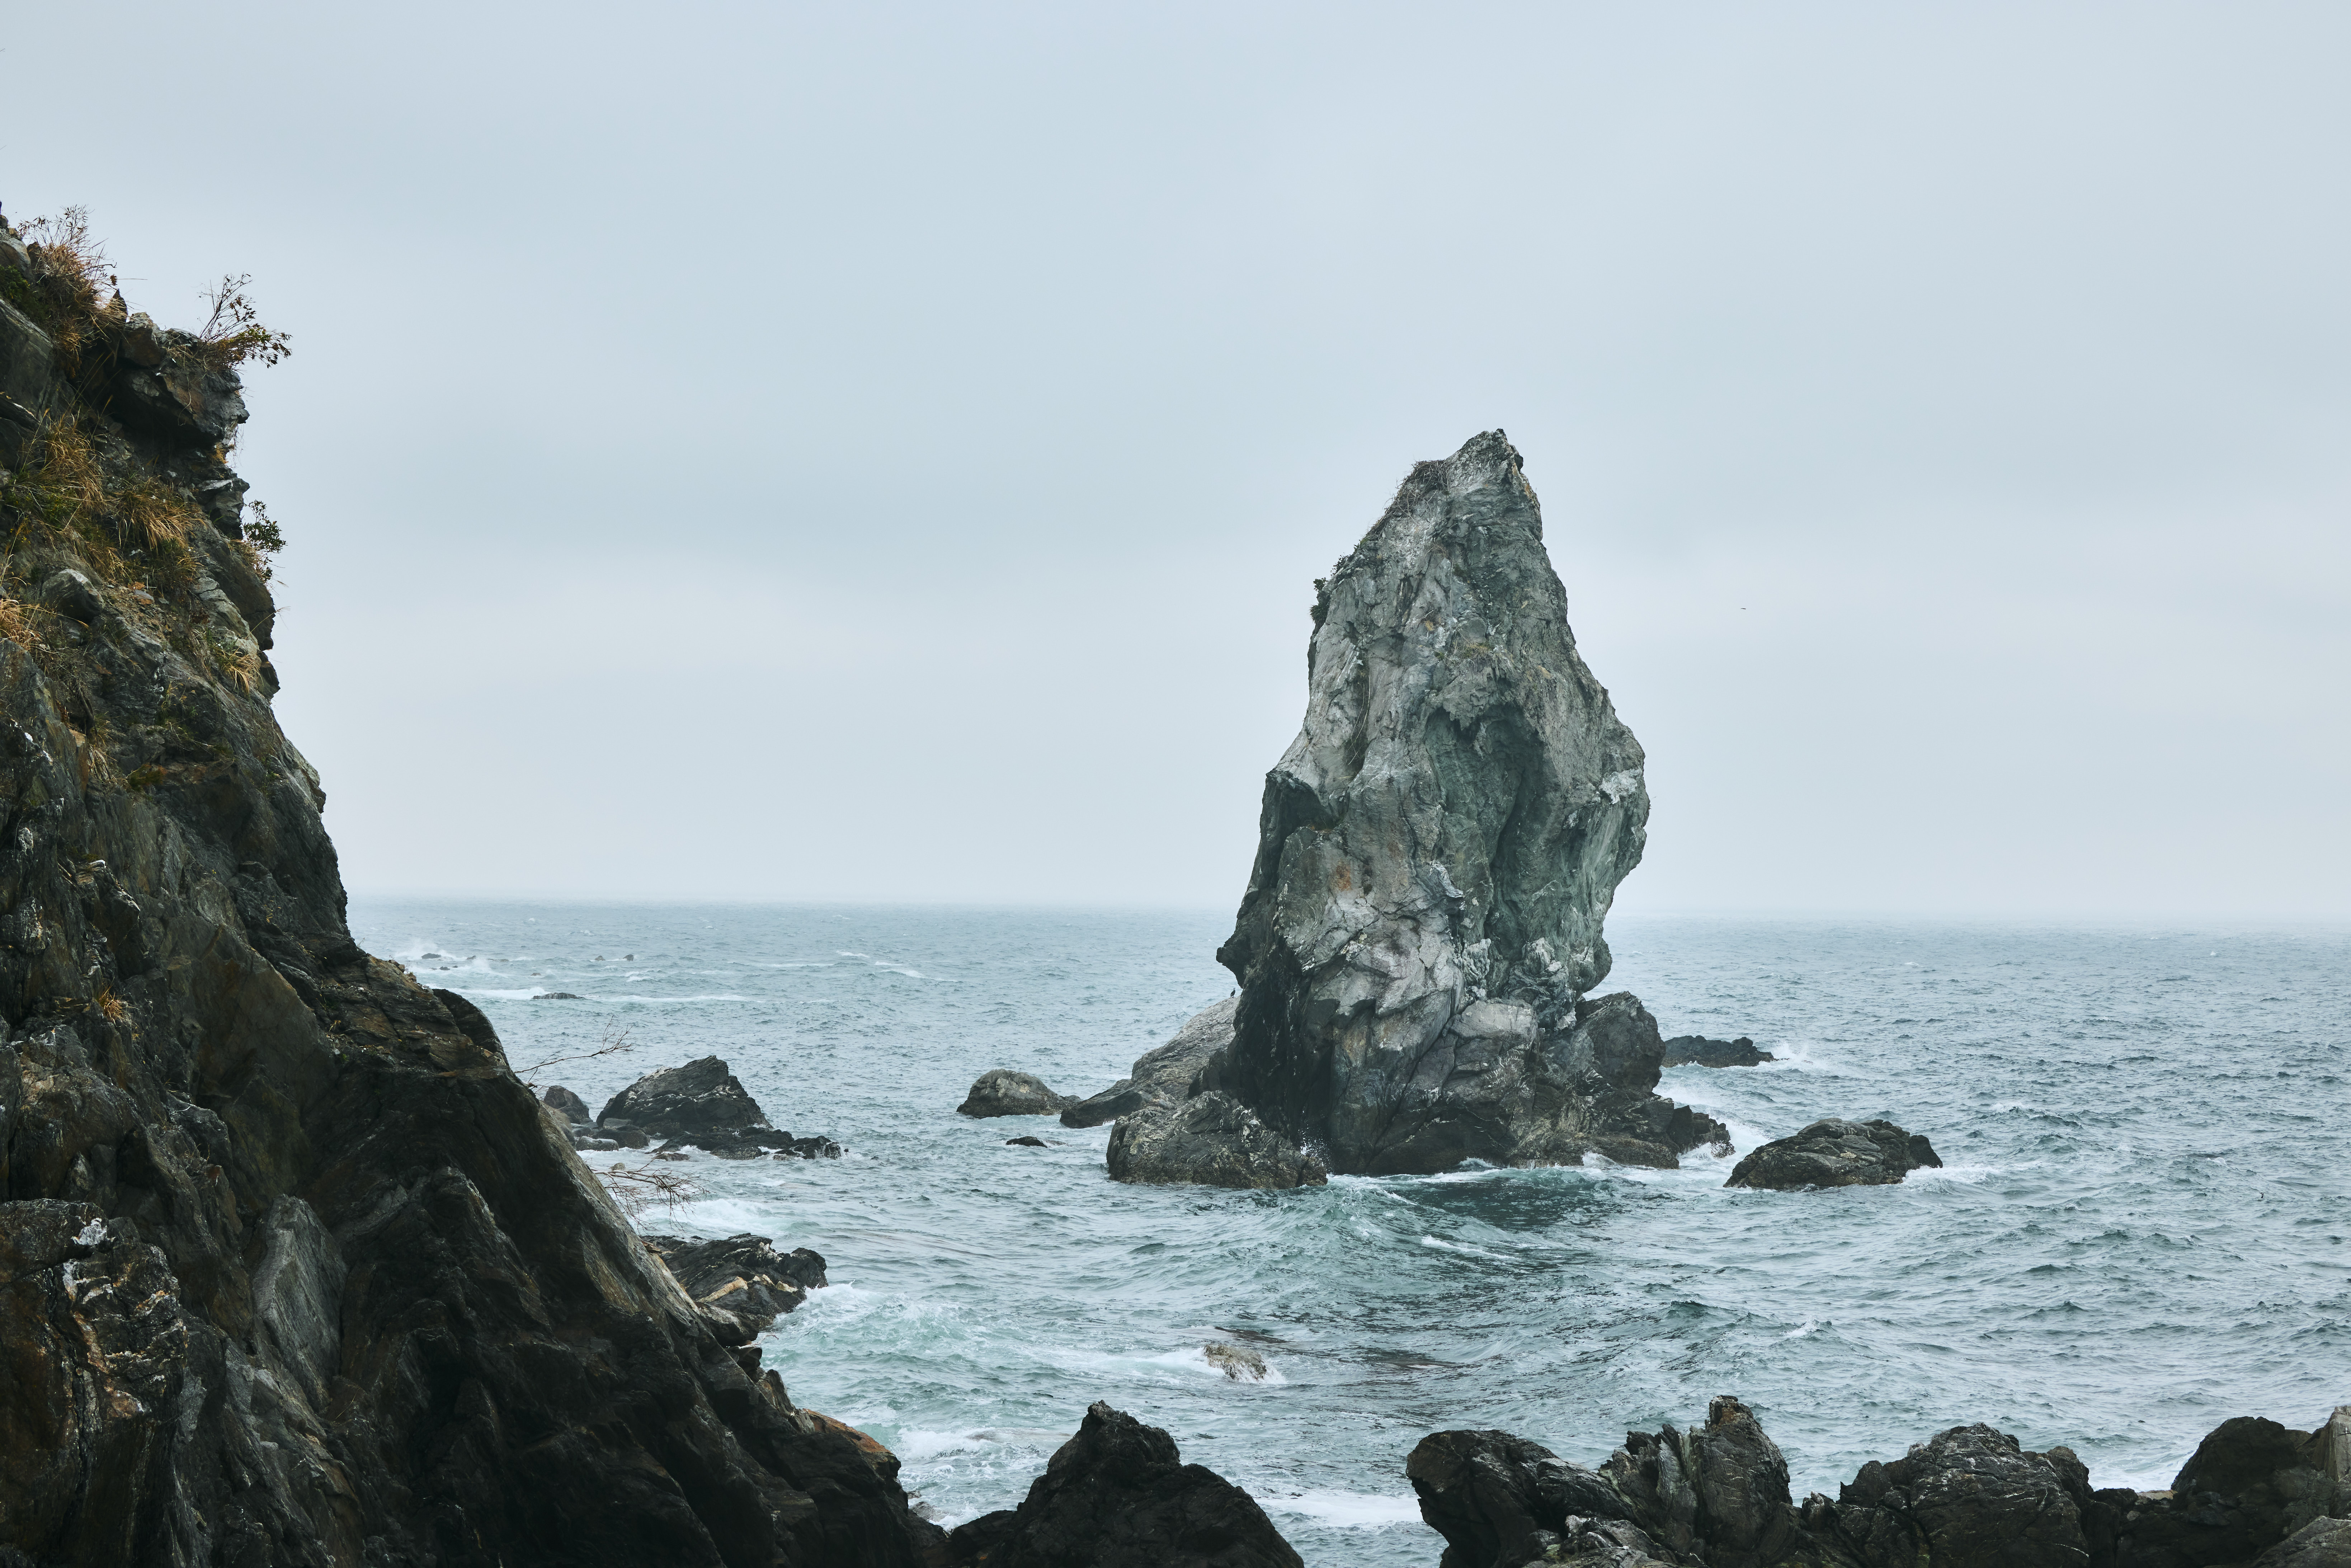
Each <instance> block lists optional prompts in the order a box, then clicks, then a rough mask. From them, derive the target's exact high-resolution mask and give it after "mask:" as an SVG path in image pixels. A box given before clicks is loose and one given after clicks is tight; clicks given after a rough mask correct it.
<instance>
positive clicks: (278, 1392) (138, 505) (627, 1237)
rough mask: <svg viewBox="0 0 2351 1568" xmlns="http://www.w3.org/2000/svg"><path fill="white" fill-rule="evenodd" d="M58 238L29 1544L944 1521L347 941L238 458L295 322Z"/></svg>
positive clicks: (1, 739)
mask: <svg viewBox="0 0 2351 1568" xmlns="http://www.w3.org/2000/svg"><path fill="white" fill-rule="evenodd" d="M44 235H46V238H44ZM33 238H34V239H35V240H36V241H37V243H35V244H31V245H27V244H26V243H25V241H24V236H21V235H18V234H16V233H15V232H11V231H5V227H0V538H5V545H0V551H5V554H0V755H5V765H0V767H4V768H5V771H0V792H5V813H6V821H5V824H0V827H4V828H5V840H0V1358H5V1364H6V1365H7V1367H8V1368H9V1375H8V1376H7V1377H6V1378H5V1379H0V1564H28V1563H44V1564H47V1563H90V1564H97V1563H153V1564H183V1563H184V1564H189V1565H192V1568H193V1565H194V1564H199V1563H204V1564H211V1563H253V1564H258V1563H273V1564H293V1563H302V1564H338V1565H345V1564H348V1565H353V1568H356V1565H358V1564H361V1563H365V1564H371V1565H375V1564H381V1565H394V1564H403V1565H404V1564H415V1565H418V1568H423V1565H425V1564H482V1565H484V1568H487V1565H489V1564H494V1563H501V1564H506V1565H507V1568H513V1565H516V1564H527V1563H549V1564H553V1563H564V1564H583V1563H611V1564H622V1563H647V1562H655V1561H658V1562H662V1563H681V1564H696V1563H709V1564H721V1563H723V1564H726V1565H728V1568H747V1565H752V1564H759V1565H768V1564H793V1563H808V1564H813V1563H826V1564H831V1563H874V1564H885V1563H886V1564H912V1563H918V1562H924V1561H928V1560H934V1559H936V1558H937V1557H938V1555H939V1553H940V1552H942V1551H943V1546H942V1544H941V1537H940V1536H939V1534H938V1532H937V1531H936V1530H935V1528H934V1527H932V1526H930V1525H928V1524H926V1523H924V1522H923V1521H919V1520H917V1519H915V1518H914V1517H913V1516H912V1515H911V1514H910V1513H909V1511H908V1509H907V1506H906V1500H905V1498H904V1494H903V1493H902V1491H901V1490H900V1489H899V1487H898V1485H897V1482H896V1479H895V1477H896V1462H895V1461H894V1460H893V1459H892V1458H890V1457H889V1456H888V1455H887V1453H886V1452H885V1451H883V1450H882V1449H881V1448H879V1446H878V1445H875V1444H872V1442H871V1441H870V1440H869V1439H862V1438H861V1437H859V1436H858V1435H856V1434H854V1433H852V1432H851V1431H850V1430H849V1429H848V1428H846V1427H841V1426H840V1425H838V1424H837V1423H833V1422H831V1421H829V1420H827V1419H826V1418H824V1417H822V1416H817V1415H816V1414H814V1413H813V1412H809V1411H803V1410H799V1409H797V1408H796V1407H795V1406H793V1404H792V1403H791V1401H790V1399H789V1396H787V1394H786V1392H785V1390H784V1388H783V1385H781V1383H780V1382H779V1381H778V1379H777V1377H776V1375H774V1374H773V1373H768V1374H766V1375H764V1376H763V1375H760V1374H759V1373H758V1352H757V1351H756V1350H739V1351H730V1350H729V1348H728V1347H727V1346H726V1344H725V1343H721V1340H720V1338H719V1337H718V1333H717V1332H716V1329H715V1327H714V1324H713V1322H711V1321H710V1318H709V1316H708V1314H706V1313H705V1312H702V1311H701V1310H700V1309H698V1308H697V1307H696V1305H695V1302H694V1301H691V1300H690V1299H689V1298H688V1297H687V1296H686V1294H685V1293H684V1291H682V1290H681V1289H680V1288H679V1287H678V1285H677V1282H676V1281H674V1279H673V1278H672V1277H671V1276H670V1273H669V1271H668V1270H667V1269H666V1268H665V1267H664V1265H663V1263H662V1262H661V1260H659V1259H658V1258H657V1257H655V1256H654V1255H653V1254H652V1253H650V1252H649V1251H648V1250H647V1249H646V1248H645V1247H644V1246H643V1243H642V1242H641V1241H640V1240H639V1239H638V1238H637V1237H636V1236H635V1235H634V1233H633V1232H632V1230H631V1228H630V1227H629V1225H628V1223H627V1221H626V1220H625V1218H623V1217H622V1215H621V1213H620V1212H619V1211H618V1210H617V1209H616V1208H615V1207H613V1206H612V1204H611V1200H610V1199H609V1198H608V1197H607V1196H606V1194H605V1193H604V1191H603V1189H602V1188H601V1186H599V1184H598V1183H597V1182H596V1180H595V1179H594V1178H593V1177H592V1176H590V1173H589V1171H588V1170H587V1168H586V1167H585V1166H582V1165H581V1164H580V1160H579V1158H578V1156H577V1155H574V1154H573V1153H572V1151H571V1149H570V1147H569V1144H568V1142H567V1140H566V1139H565V1138H564V1137H563V1136H562V1135H561V1134H560V1133H559V1131H558V1130H557V1129H555V1128H553V1127H552V1126H551V1125H550V1124H549V1122H548V1120H547V1119H546V1117H545V1116H544V1115H543V1114H542V1113H541V1110H540V1108H539V1107H538V1105H537V1104H536V1103H534V1102H533V1100H532V1097H531V1095H530V1093H529V1092H528V1090H526V1089H525V1088H524V1087H523V1085H522V1084H521V1083H520V1082H517V1079H516V1078H515V1076H514V1074H513V1073H512V1072H511V1071H508V1068H507V1062H506V1060H505V1057H504V1055H503V1052H502V1050H501V1048H500V1045H499V1042H498V1040H497V1037H496V1033H495V1031H494V1030H492V1029H491V1028H490V1026H489V1023H488V1020H487V1019H485V1018H483V1016H482V1015H481V1014H480V1013H479V1012H477V1011H475V1009H472V1008H471V1007H470V1006H468V1005H467V1004H466V1003H465V1002H464V1001H463V1000H462V999H461V998H456V997H455V996H452V995H450V994H447V993H437V992H434V991H432V990H428V989H426V988H423V986H421V985H419V984H418V983H417V982H416V980H415V979H414V978H413V977H412V976H410V975H409V974H408V973H407V972H406V971H405V970H403V969H402V968H401V967H399V966H398V965H395V964H391V963H387V962H385V961H383V960H381V959H378V958H374V957H371V956H369V955H368V954H366V953H364V952H362V951H361V950H360V947H359V946H358V945H357V944H356V943H354V942H353V941H352V939H351V936H350V931H349V929H348V927H347V925H346V924H345V918H344V894H343V888H342V884H341V880H340V875H339V873H338V871H337V866H336V861H335V852H334V847H333V845H332V843H331V842H329V839H328V836H327V832H326V830H325V828H324V826H323V824H322V821H321V819H320V812H321V810H322V809H323V806H324V802H325V796H324V793H323V791H322V790H321V789H320V787H319V779H318V775H317V774H316V772H315V771H314V770H313V769H312V768H310V766H309V765H308V763H307V762H306V761H304V760H303V758H302V757H301V755H300V753H299V752H298V751H297V750H296V749H295V748H294V747H293V746H292V744H291V743H290V742H288V741H287V738H286V737H285V736H284V735H283V734H282V733H281V732H280V731H279V729H278V727H277V722H276V720H275V718H274V717H273V716H272V714H271V710H270V706H269V705H270V698H271V696H272V695H274V694H275V692H276V690H277V674H276V672H275V670H274V669H273V668H272V667H271V664H270V663H269V659H268V650H269V648H270V646H271V641H272V631H273V623H274V620H275V612H276V607H275V604H274V602H273V601H272V599H271V596H270V592H269V588H268V577H267V570H268V547H269V545H270V544H271V543H273V542H274V530H266V529H257V530H254V532H255V536H256V537H248V528H247V518H248V517H252V516H253V514H250V513H248V512H247V511H246V508H245V507H244V506H243V504H242V498H243V495H244V491H245V485H244V482H243V481H242V480H240V479H239V478H238V477H237V476H236V475H235V473H234V472H233V471H232V470H231V469H230V467H229V465H228V464H227V462H226V460H225V452H224V445H225V444H226V443H227V442H229V441H230V440H232V439H233V437H234V434H235V429H236V426H237V424H238V423H240V422H242V421H243V420H244V418H245V417H246V410H245V406H244V403H243V401H242V397H241V395H240V392H241V387H240V382H239V380H238V373H237V369H236V366H237V363H238V362H239V361H240V360H242V359H244V358H246V357H247V356H248V355H250V354H253V353H255V352H260V353H262V354H264V355H265V356H266V354H267V353H268V352H269V351H270V345H271V341H272V340H273V339H275V342H276V344H277V347H278V349H279V350H282V347H283V340H282V339H277V338H275V335H273V334H266V333H262V334H260V335H259V336H257V337H256V331H257V329H250V328H249V325H244V324H240V320H239V319H237V318H235V316H234V315H232V316H231V318H230V319H229V320H228V321H227V324H226V326H225V328H223V327H222V325H221V323H220V321H219V320H218V319H217V318H216V320H215V323H214V329H213V330H208V331H206V332H199V333H183V332H172V331H167V330H162V329H157V328H156V327H155V326H154V324H153V323H152V321H149V320H148V319H146V318H145V317H143V316H134V315H131V314H130V313H129V312H128V311H127V310H126V309H124V308H123V307H122V304H121V301H120V296H119V295H117V296H115V297H114V298H111V299H107V300H104V301H103V302H101V298H100V296H101V295H102V293H103V291H104V289H105V287H106V285H107V283H108V282H109V281H110V279H108V278H107V277H106V276H105V274H104V272H103V267H102V263H101V262H99V261H98V260H96V259H94V252H93V251H92V250H91V249H90V248H89V246H87V242H86V236H85V234H84V231H83V230H82V229H81V228H80V226H79V225H78V224H75V223H70V222H69V223H68V224H67V225H53V226H51V227H50V228H48V229H47V230H45V231H36V233H35V234H34V235H33ZM244 321H245V322H246V323H249V317H247V318H246V319H244Z"/></svg>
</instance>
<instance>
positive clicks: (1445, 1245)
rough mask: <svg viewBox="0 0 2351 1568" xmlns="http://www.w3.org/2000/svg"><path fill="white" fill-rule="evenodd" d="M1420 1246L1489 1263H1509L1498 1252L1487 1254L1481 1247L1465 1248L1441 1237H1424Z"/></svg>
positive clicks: (1461, 1244)
mask: <svg viewBox="0 0 2351 1568" xmlns="http://www.w3.org/2000/svg"><path fill="white" fill-rule="evenodd" d="M1420 1244H1421V1245H1422V1246H1423V1247H1434V1248H1436V1249H1437V1250H1438V1251H1440V1252H1459V1253H1462V1254H1463V1255H1465V1256H1467V1257H1470V1258H1483V1259H1485V1260H1487V1261H1488V1262H1489V1263H1504V1262H1508V1261H1509V1260H1508V1259H1506V1258H1504V1257H1503V1256H1502V1255H1501V1254H1500V1253H1499V1252H1489V1251H1487V1250H1486V1249H1484V1248H1482V1247H1470V1246H1466V1245H1464V1244H1463V1243H1461V1242H1458V1241H1447V1240H1446V1239H1444V1238H1443V1237H1441V1236H1424V1237H1422V1238H1421V1239H1420Z"/></svg>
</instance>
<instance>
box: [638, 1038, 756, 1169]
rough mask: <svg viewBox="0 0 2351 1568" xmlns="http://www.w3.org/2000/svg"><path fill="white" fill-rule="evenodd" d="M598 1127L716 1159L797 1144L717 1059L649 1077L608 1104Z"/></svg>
mask: <svg viewBox="0 0 2351 1568" xmlns="http://www.w3.org/2000/svg"><path fill="white" fill-rule="evenodd" d="M596 1125H597V1127H598V1128H599V1129H600V1130H601V1131H602V1132H603V1133H604V1134H606V1135H608V1136H610V1135H612V1134H613V1130H614V1129H615V1128H616V1127H626V1128H632V1129H634V1130H635V1131H637V1132H639V1133H642V1134H648V1135H650V1136H652V1137H655V1138H669V1139H672V1140H674V1141H676V1142H678V1143H690V1144H698V1145H701V1146H703V1147H704V1148H706V1149H708V1150H710V1151H711V1152H712V1153H713V1154H716V1153H717V1152H718V1151H719V1150H720V1149H722V1148H727V1149H749V1150H758V1149H779V1148H786V1147H789V1145H790V1144H791V1142H792V1135H791V1134H789V1133H787V1132H782V1131H780V1130H778V1129H777V1128H775V1127H773V1126H770V1125H769V1124H768V1113H766V1112H764V1111H762V1110H760V1109H759V1103H758V1101H756V1100H754V1099H752V1098H751V1096H750V1094H749V1093H748V1092H747V1091H746V1090H745V1089H744V1087H743V1085H742V1084H741V1083H739V1082H737V1081H736V1078H735V1075H734V1074H733V1073H732V1072H729V1071H726V1062H724V1061H720V1060H719V1059H718V1058H717V1057H715V1056H705V1057H704V1058H702V1059H701V1060H700V1061H689V1062H687V1063H686V1064H685V1065H684V1066H683V1067H664V1068H663V1069H662V1070H661V1071H658V1072H648V1073H646V1074H645V1075H644V1076H643V1078H640V1079H638V1080H637V1081H636V1082H634V1083H632V1084H630V1085H629V1086H628V1087H627V1088H626V1089H623V1090H622V1091H621V1092H619V1093H618V1094H615V1095H613V1096H612V1098H611V1099H610V1100H608V1101H606V1102H605V1103H604V1109H603V1111H602V1112H601V1113H600V1114H599V1115H598V1116H597V1118H596Z"/></svg>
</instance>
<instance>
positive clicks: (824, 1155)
mask: <svg viewBox="0 0 2351 1568" xmlns="http://www.w3.org/2000/svg"><path fill="white" fill-rule="evenodd" d="M776 1158H778V1159H779V1160H837V1159H839V1158H841V1145H839V1144H836V1143H834V1142H833V1141H832V1140H831V1138H794V1139H793V1140H792V1141H791V1142H790V1143H789V1144H786V1145H784V1146H783V1147H782V1148H780V1149H778V1150H777V1151H776Z"/></svg>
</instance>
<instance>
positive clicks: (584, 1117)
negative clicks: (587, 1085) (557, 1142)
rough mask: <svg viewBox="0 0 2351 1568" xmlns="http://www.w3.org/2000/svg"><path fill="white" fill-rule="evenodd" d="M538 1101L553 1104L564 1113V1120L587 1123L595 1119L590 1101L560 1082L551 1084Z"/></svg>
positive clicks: (543, 1103)
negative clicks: (590, 1109) (590, 1108)
mask: <svg viewBox="0 0 2351 1568" xmlns="http://www.w3.org/2000/svg"><path fill="white" fill-rule="evenodd" d="M538 1101H539V1103H540V1104H542V1105H552V1106H554V1107H555V1108H556V1109H557V1110H558V1111H560V1112H561V1113H563V1117H564V1120H566V1121H568V1122H582V1123H585V1122H592V1121H594V1120H595V1118H594V1117H593V1116H590V1114H589V1113H588V1102H587V1101H585V1100H582V1099H581V1098H580V1096H579V1095H577V1094H574V1093H573V1092H571V1091H570V1090H569V1089H566V1088H565V1087H564V1086H563V1085H562V1084H560V1083H557V1084H552V1085H549V1088H548V1091H547V1092H546V1093H544V1094H542V1095H540V1096H539V1097H538Z"/></svg>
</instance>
